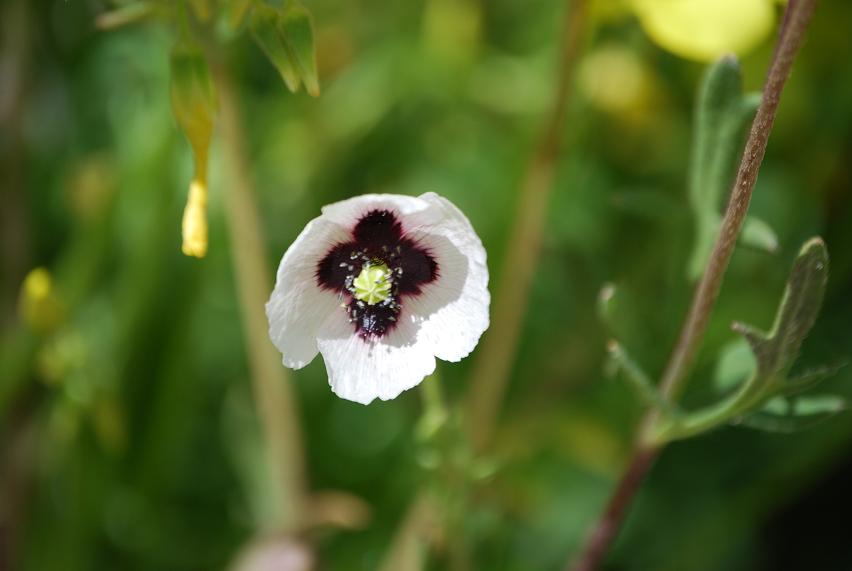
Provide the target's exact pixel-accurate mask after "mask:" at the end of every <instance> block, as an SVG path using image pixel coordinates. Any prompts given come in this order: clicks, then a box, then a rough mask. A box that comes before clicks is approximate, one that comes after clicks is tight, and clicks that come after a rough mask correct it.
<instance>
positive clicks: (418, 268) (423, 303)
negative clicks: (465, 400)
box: [266, 192, 490, 404]
mask: <svg viewBox="0 0 852 571" xmlns="http://www.w3.org/2000/svg"><path fill="white" fill-rule="evenodd" d="M489 303H490V295H489V293H488V268H487V266H486V264H485V250H484V249H483V247H482V242H480V240H479V237H478V236H477V235H476V232H475V231H474V230H473V227H472V226H471V225H470V222H469V221H468V219H467V217H465V215H464V214H462V212H461V211H460V210H459V209H458V208H456V207H455V206H454V205H453V204H452V203H451V202H449V201H448V200H447V199H445V198H443V197H441V196H438V195H437V194H435V193H431V192H430V193H426V194H423V195H421V196H419V197H416V198H415V197H411V196H401V195H395V194H368V195H364V196H359V197H356V198H351V199H349V200H344V201H342V202H337V203H334V204H330V205H328V206H326V207H324V208H323V209H322V215H321V216H319V217H318V218H315V219H313V220H311V221H310V222H309V223H308V225H307V226H306V227H305V229H304V230H302V233H301V234H299V237H298V238H296V241H295V242H294V243H293V244H292V245H291V246H290V248H288V249H287V252H286V253H285V254H284V257H283V258H282V260H281V265H280V266H279V267H278V277H277V279H276V282H275V289H274V290H273V292H272V296H271V297H270V299H269V303H267V304H266V315H267V317H268V319H269V335H270V337H271V339H272V342H273V343H274V344H275V346H276V347H278V350H279V351H281V353H282V354H283V362H284V365H286V366H288V367H291V368H293V369H299V368H301V367H304V366H305V365H307V364H308V363H310V362H311V361H312V360H313V358H314V357H316V354H317V352H319V353H322V356H323V359H324V360H325V366H326V370H327V371H328V382H329V384H330V385H331V389H332V390H333V391H334V392H335V393H336V394H337V395H338V396H340V397H342V398H345V399H348V400H353V401H356V402H360V403H363V404H367V403H369V402H371V401H372V400H373V399H375V398H376V397H378V398H380V399H382V400H388V399H392V398H395V397H396V396H398V395H399V394H400V393H401V392H402V391H404V390H407V389H410V388H411V387H413V386H415V385H417V384H418V383H420V381H422V380H423V379H424V378H425V377H426V376H427V375H429V374H431V373H432V372H433V371H434V370H435V358H436V357H437V358H439V359H443V360H444V361H459V360H461V359H462V358H464V357H466V356H467V355H468V354H470V352H471V351H472V350H473V348H474V347H475V346H476V343H477V342H478V341H479V337H480V336H481V335H482V333H483V332H484V331H485V330H486V329H487V328H488V305H489Z"/></svg>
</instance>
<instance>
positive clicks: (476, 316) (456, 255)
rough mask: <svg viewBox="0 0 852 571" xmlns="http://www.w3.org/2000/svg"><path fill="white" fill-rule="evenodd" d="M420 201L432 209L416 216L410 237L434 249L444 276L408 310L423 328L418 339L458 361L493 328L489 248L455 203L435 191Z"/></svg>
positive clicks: (406, 302)
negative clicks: (426, 203) (491, 324)
mask: <svg viewBox="0 0 852 571" xmlns="http://www.w3.org/2000/svg"><path fill="white" fill-rule="evenodd" d="M420 198H421V199H423V200H424V201H426V202H428V203H429V204H430V206H431V208H430V210H429V211H428V212H426V213H423V214H415V215H414V216H412V217H411V219H410V220H409V221H408V222H407V223H406V224H405V226H406V227H408V226H409V225H412V227H411V229H410V230H408V231H407V235H409V236H414V237H416V239H417V240H418V242H420V243H421V244H423V245H424V246H426V247H427V248H429V250H430V252H431V253H432V255H433V256H434V257H435V259H436V261H437V262H438V274H439V275H438V279H436V280H435V281H434V282H432V283H429V284H426V285H425V286H421V289H422V294H421V295H418V296H411V297H408V298H405V299H404V300H403V306H404V307H405V310H406V313H410V314H411V319H413V320H414V321H415V322H416V323H417V325H418V327H419V333H418V336H417V339H418V341H420V342H423V343H428V344H429V345H431V347H432V350H433V351H434V354H435V356H437V357H438V358H439V359H443V360H445V361H459V360H461V359H463V358H464V357H466V356H467V355H468V354H470V352H471V351H473V349H474V347H476V344H477V342H478V341H479V338H480V337H481V336H482V333H483V332H484V331H485V330H486V329H488V324H489V319H488V307H489V304H490V302H491V296H490V294H489V293H488V266H487V264H486V256H485V249H484V248H483V247H482V242H481V241H480V240H479V237H478V236H477V235H476V232H475V231H474V229H473V227H472V226H471V224H470V221H469V220H468V219H467V217H466V216H465V215H464V214H463V213H462V212H461V210H459V209H458V208H456V207H455V205H453V204H452V203H451V202H450V201H448V200H447V199H445V198H443V197H441V196H438V195H437V194H435V193H431V192H430V193H426V194H423V195H421V196H420ZM412 223H413V224H412Z"/></svg>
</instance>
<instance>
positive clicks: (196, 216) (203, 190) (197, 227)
mask: <svg viewBox="0 0 852 571" xmlns="http://www.w3.org/2000/svg"><path fill="white" fill-rule="evenodd" d="M181 250H182V251H183V253H184V254H186V255H187V256H195V257H196V258H203V257H204V255H205V254H207V185H206V184H204V182H202V181H200V180H198V179H196V180H193V181H192V183H190V185H189V198H188V199H187V201H186V208H185V209H184V211H183V246H181Z"/></svg>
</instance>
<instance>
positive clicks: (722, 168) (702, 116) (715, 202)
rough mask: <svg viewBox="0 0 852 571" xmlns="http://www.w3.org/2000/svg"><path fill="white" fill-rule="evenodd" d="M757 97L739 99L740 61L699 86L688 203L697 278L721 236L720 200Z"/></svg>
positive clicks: (715, 69) (713, 69)
mask: <svg viewBox="0 0 852 571" xmlns="http://www.w3.org/2000/svg"><path fill="white" fill-rule="evenodd" d="M759 104H760V95H759V94H753V93H751V94H743V91H742V76H741V74H740V67H739V62H738V61H737V59H736V58H735V57H734V56H726V57H723V58H722V59H720V60H719V61H717V62H716V63H715V64H713V65H712V66H710V67H709V68H708V70H707V72H706V73H705V75H704V78H703V80H702V82H701V88H700V92H699V97H698V102H697V107H696V115H695V131H694V136H693V150H692V163H691V171H690V173H691V176H690V181H689V200H690V205H691V207H692V210H693V215H694V216H695V224H696V230H695V231H696V236H695V244H694V246H693V252H692V256H691V258H690V262H689V265H688V273H689V276H690V277H691V278H692V279H696V278H698V277H699V276H700V275H701V272H702V271H703V270H704V267H705V265H706V263H707V259H708V258H709V256H710V251H711V250H712V248H713V242H714V241H715V239H716V235H717V234H718V232H719V226H720V220H721V214H720V211H721V209H722V207H723V200H724V198H725V197H726V196H727V194H728V191H729V190H730V187H731V184H732V182H733V179H734V174H735V169H736V165H737V161H738V159H739V157H740V154H741V152H742V148H743V144H744V141H745V134H746V130H747V128H748V125H749V123H750V122H751V120H752V118H753V117H754V114H755V112H756V111H757V107H758V105H759Z"/></svg>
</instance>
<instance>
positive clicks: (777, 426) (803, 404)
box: [739, 395, 847, 433]
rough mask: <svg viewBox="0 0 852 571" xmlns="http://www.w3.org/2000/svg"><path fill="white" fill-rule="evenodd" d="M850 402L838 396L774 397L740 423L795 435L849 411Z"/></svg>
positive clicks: (759, 428) (768, 430)
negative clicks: (794, 433) (799, 431)
mask: <svg viewBox="0 0 852 571" xmlns="http://www.w3.org/2000/svg"><path fill="white" fill-rule="evenodd" d="M846 408H847V405H846V401H845V400H844V399H843V398H841V397H839V396H835V395H809V396H802V397H795V398H792V399H788V398H784V397H774V398H772V399H770V400H769V401H767V403H766V405H765V406H764V407H763V409H762V410H760V411H758V412H756V413H754V414H750V415H748V416H746V417H745V418H743V419H741V421H740V423H739V424H742V425H743V426H748V427H749V428H756V429H758V430H765V431H767V432H783V433H789V432H795V431H798V430H802V429H805V428H809V427H811V426H813V425H815V424H817V423H819V422H822V421H823V420H826V419H828V418H831V417H832V416H834V415H835V414H837V413H839V412H843V411H844V410H846Z"/></svg>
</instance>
